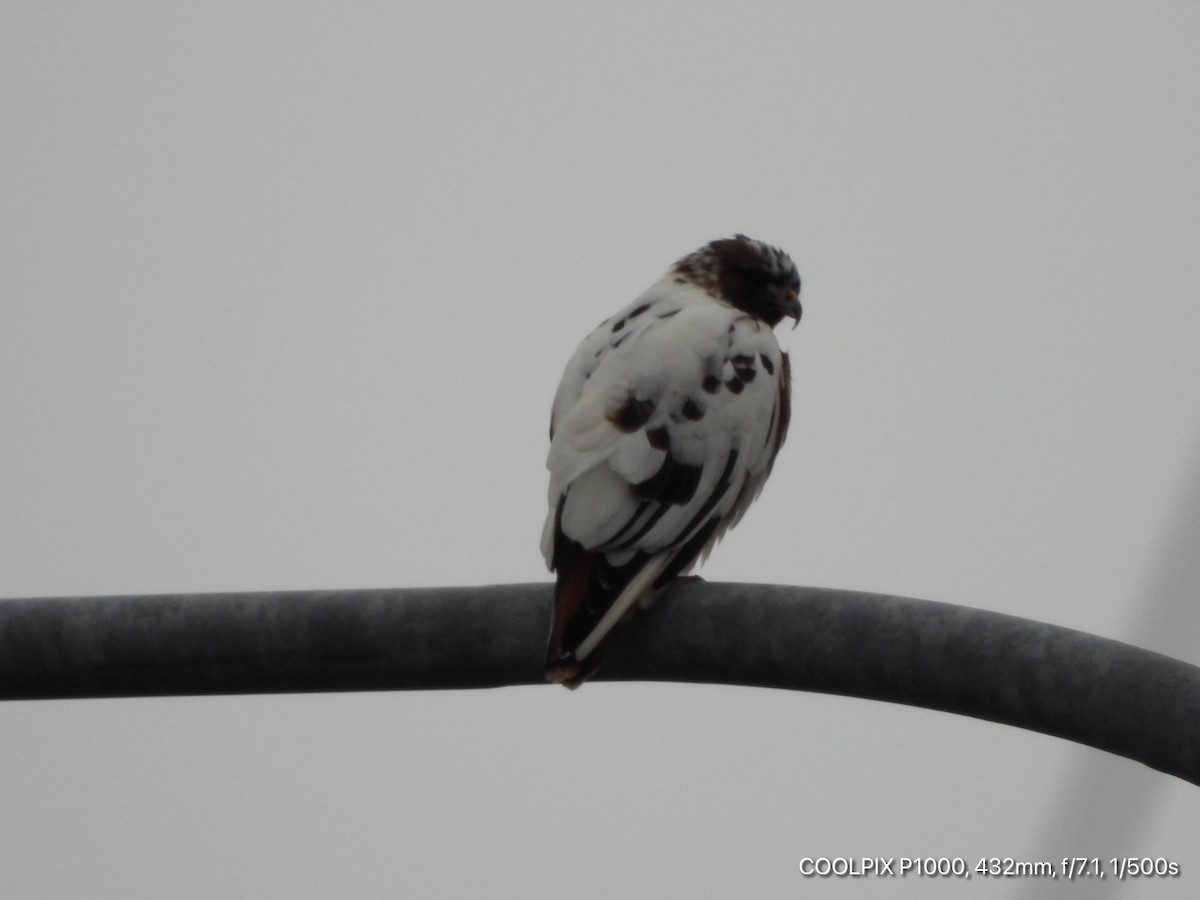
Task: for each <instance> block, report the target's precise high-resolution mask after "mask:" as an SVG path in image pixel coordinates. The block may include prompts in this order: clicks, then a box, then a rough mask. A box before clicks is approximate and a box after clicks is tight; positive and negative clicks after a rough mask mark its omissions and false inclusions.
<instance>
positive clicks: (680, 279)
mask: <svg viewBox="0 0 1200 900" xmlns="http://www.w3.org/2000/svg"><path fill="white" fill-rule="evenodd" d="M675 283H676V284H687V279H686V278H684V277H683V276H682V275H676V276H675Z"/></svg>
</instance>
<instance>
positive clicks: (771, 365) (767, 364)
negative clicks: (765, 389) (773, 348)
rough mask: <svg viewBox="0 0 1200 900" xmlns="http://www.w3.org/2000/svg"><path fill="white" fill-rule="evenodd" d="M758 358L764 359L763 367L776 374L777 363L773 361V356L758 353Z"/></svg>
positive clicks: (769, 372)
mask: <svg viewBox="0 0 1200 900" xmlns="http://www.w3.org/2000/svg"><path fill="white" fill-rule="evenodd" d="M758 358H759V359H761V360H762V364H763V368H764V369H766V370H767V374H768V375H774V374H775V364H774V363H772V362H771V357H769V356H767V354H765V353H760V354H758Z"/></svg>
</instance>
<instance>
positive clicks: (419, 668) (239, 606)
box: [0, 581, 1200, 784]
mask: <svg viewBox="0 0 1200 900" xmlns="http://www.w3.org/2000/svg"><path fill="white" fill-rule="evenodd" d="M550 605H551V588H550V586H549V585H547V584H513V585H498V586H491V587H476V588H469V587H464V588H428V589H422V588H409V589H402V590H359V591H305V592H291V593H286V592H285V593H250V594H197V595H165V596H149V597H76V598H56V599H40V600H6V601H0V699H7V700H13V699H47V698H59V697H128V696H149V695H168V694H169V695H181V694H242V693H277V692H292V691H355V690H411V689H432V688H483V687H498V686H501V685H514V684H541V683H543V679H542V673H541V666H542V661H543V651H544V642H545V638H546V634H547V632H548V630H549V614H550ZM594 680H596V681H603V680H619V681H634V680H640V681H688V682H714V683H724V684H739V685H754V686H758V687H773V688H789V689H793V690H808V691H820V692H824V693H832V694H846V695H850V696H855V697H864V698H868V699H872V700H887V701H891V702H894V703H906V704H910V705H913V706H923V707H927V708H930V709H940V710H946V711H948V712H954V713H960V714H962V715H968V716H975V717H977V718H981V719H988V720H991V721H993V722H1002V723H1005V724H1008V725H1016V726H1019V727H1021V728H1028V729H1032V730H1034V731H1041V732H1044V733H1046V734H1051V735H1057V736H1058V737H1063V738H1067V739H1069V740H1074V741H1078V742H1080V743H1083V744H1088V745H1090V746H1092V747H1096V748H1099V749H1101V750H1107V751H1108V752H1110V753H1116V754H1119V755H1121V756H1126V757H1129V758H1130V759H1135V760H1138V761H1139V762H1143V763H1145V764H1146V765H1148V766H1152V767H1153V768H1156V769H1160V770H1161V771H1163V772H1167V773H1169V774H1171V775H1177V776H1178V777H1180V778H1183V779H1185V780H1187V781H1190V782H1192V783H1194V784H1200V668H1197V667H1196V666H1192V665H1189V664H1187V663H1183V662H1180V661H1178V660H1174V659H1171V658H1169V657H1166V656H1161V655H1159V654H1157V653H1151V652H1149V651H1147V650H1141V649H1139V648H1137V647H1132V646H1130V645H1128V644H1122V643H1120V642H1118V641H1112V640H1107V639H1105V638H1100V637H1095V636H1093V635H1088V634H1084V633H1083V632H1079V631H1073V630H1071V629H1068V628H1060V627H1057V626H1054V625H1047V624H1044V623H1041V622H1034V621H1030V620H1028V619H1018V618H1015V617H1013V616H1005V615H1001V614H998V613H993V612H986V611H984V610H978V609H970V608H967V607H962V606H954V605H951V604H945V603H932V602H929V601H924V600H907V599H903V598H898V597H886V596H880V595H873V594H863V593H856V592H850V591H835V590H824V589H818V588H799V587H784V586H774V585H756V584H721V583H705V582H699V581H685V582H679V583H677V584H676V585H674V586H673V587H672V589H670V590H669V591H668V592H667V594H666V596H664V597H663V598H662V599H661V600H660V601H659V602H658V604H657V605H656V606H655V608H654V609H652V610H651V611H650V612H648V613H645V614H643V615H642V616H641V617H640V618H639V620H638V621H637V622H636V623H635V624H634V625H633V626H632V627H622V628H620V629H618V633H617V635H616V636H615V638H614V639H613V641H612V643H611V644H610V646H609V648H608V651H607V655H606V657H605V660H604V663H603V665H602V666H601V667H600V671H599V672H598V673H597V675H596V677H595V679H594ZM586 689H587V688H585V690H586Z"/></svg>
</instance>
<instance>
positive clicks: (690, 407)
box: [682, 397, 704, 422]
mask: <svg viewBox="0 0 1200 900" xmlns="http://www.w3.org/2000/svg"><path fill="white" fill-rule="evenodd" d="M682 412H683V417H684V418H685V419H691V420H692V421H693V422H698V421H699V420H700V419H702V418H704V409H703V407H701V406H698V405H697V404H696V401H695V400H693V399H692V398H691V397H688V398H687V399H686V400H684V401H683V409H682Z"/></svg>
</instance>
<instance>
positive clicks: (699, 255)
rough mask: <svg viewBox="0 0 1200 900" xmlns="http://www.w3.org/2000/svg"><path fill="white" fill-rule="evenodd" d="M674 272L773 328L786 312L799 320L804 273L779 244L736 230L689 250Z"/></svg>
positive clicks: (798, 321)
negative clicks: (737, 232)
mask: <svg viewBox="0 0 1200 900" xmlns="http://www.w3.org/2000/svg"><path fill="white" fill-rule="evenodd" d="M675 271H676V273H677V274H678V275H680V276H683V277H684V278H687V279H688V280H689V281H692V282H693V283H695V284H696V285H697V286H699V287H701V288H703V289H704V290H706V291H708V292H709V293H710V294H713V295H714V296H715V297H717V298H718V299H720V300H724V301H725V302H726V303H729V304H731V305H733V306H736V307H737V308H738V309H740V310H742V311H743V312H747V313H749V314H750V315H752V316H755V317H757V318H759V319H762V320H763V321H764V322H766V323H767V324H768V325H770V326H771V327H772V328H774V327H775V326H776V325H778V324H779V323H780V322H781V321H782V320H783V319H784V317H785V316H790V317H791V318H793V319H795V321H796V324H797V325H799V324H800V315H801V313H802V309H801V307H800V273H799V272H797V271H796V264H795V263H793V262H792V258H791V257H790V256H788V255H787V254H786V253H784V252H783V251H782V250H780V249H779V248H778V247H772V246H771V245H770V244H764V243H763V242H762V241H756V240H754V239H753V238H749V237H746V235H744V234H735V235H734V236H733V237H731V238H721V239H720V240H716V241H712V242H711V243H709V244H706V245H705V246H703V247H701V248H700V249H699V250H697V251H695V252H694V253H690V254H688V255H687V256H685V257H684V258H683V259H681V260H680V261H679V262H677V263H676V264H675ZM793 327H794V326H793Z"/></svg>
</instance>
